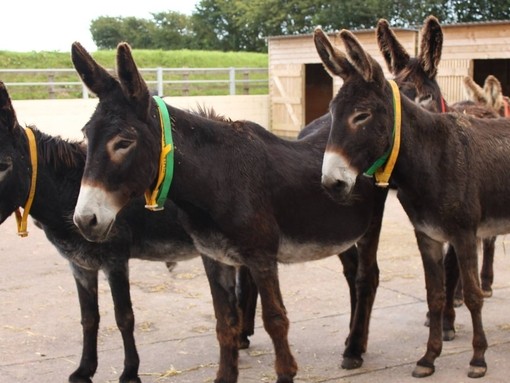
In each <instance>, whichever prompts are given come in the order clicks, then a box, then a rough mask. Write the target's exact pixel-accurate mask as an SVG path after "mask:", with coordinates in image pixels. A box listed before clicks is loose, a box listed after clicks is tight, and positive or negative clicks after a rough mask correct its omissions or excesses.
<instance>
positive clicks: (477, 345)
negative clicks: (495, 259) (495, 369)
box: [455, 235, 488, 378]
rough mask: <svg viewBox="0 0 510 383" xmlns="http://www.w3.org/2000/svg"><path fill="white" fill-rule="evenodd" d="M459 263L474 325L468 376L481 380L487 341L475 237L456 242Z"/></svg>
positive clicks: (462, 238)
mask: <svg viewBox="0 0 510 383" xmlns="http://www.w3.org/2000/svg"><path fill="white" fill-rule="evenodd" d="M455 249H456V250H457V258H458V261H459V268H460V275H461V278H462V287H463V291H464V303H465V305H466V307H467V308H468V309H469V311H470V313H471V321H472V323H473V358H472V359H471V361H470V362H469V372H468V376H469V377H470V378H481V377H482V376H484V375H485V373H486V372H487V364H486V362H485V351H486V350H487V347H488V345H487V339H486V337H485V332H484V330H483V324H482V306H483V295H482V290H481V288H480V280H479V277H478V254H477V249H478V247H477V240H476V237H475V236H474V235H471V236H469V235H465V236H462V237H459V238H457V239H456V241H455Z"/></svg>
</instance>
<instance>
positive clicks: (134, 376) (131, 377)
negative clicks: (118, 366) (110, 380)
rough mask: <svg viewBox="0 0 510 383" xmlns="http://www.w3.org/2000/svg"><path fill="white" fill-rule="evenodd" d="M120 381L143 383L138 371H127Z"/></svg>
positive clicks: (120, 382) (121, 382) (124, 382)
mask: <svg viewBox="0 0 510 383" xmlns="http://www.w3.org/2000/svg"><path fill="white" fill-rule="evenodd" d="M119 383H142V380H141V379H140V378H139V377H138V373H136V372H130V373H126V372H125V373H123V374H122V375H121V376H120V378H119Z"/></svg>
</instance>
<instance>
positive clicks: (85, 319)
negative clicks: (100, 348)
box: [69, 263, 99, 383]
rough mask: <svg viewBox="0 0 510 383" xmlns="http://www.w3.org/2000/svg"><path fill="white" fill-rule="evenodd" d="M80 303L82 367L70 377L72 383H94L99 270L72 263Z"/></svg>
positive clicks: (97, 327)
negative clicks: (83, 267) (90, 269)
mask: <svg viewBox="0 0 510 383" xmlns="http://www.w3.org/2000/svg"><path fill="white" fill-rule="evenodd" d="M71 270H72V271H73V276H74V281H75V282H76V288H77V290H78V299H79V301H80V312H81V325H82V329H83V348H82V353H81V360H80V366H79V367H78V368H77V369H76V371H74V372H73V373H72V374H71V375H70V376H69V382H70V383H92V380H91V378H92V376H94V374H95V373H96V369H97V332H98V329H99V307H98V300H97V274H98V272H97V270H94V271H89V270H85V269H82V268H81V267H79V266H77V265H75V264H73V263H71Z"/></svg>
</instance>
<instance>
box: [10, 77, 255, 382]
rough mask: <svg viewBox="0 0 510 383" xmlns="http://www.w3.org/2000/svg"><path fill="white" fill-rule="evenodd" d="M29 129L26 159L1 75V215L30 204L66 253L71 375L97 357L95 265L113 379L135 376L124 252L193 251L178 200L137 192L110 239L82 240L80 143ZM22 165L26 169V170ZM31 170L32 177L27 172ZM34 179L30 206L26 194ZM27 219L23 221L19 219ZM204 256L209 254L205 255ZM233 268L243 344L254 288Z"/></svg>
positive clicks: (79, 377)
mask: <svg viewBox="0 0 510 383" xmlns="http://www.w3.org/2000/svg"><path fill="white" fill-rule="evenodd" d="M26 129H27V130H29V131H30V132H32V133H33V135H34V143H35V148H36V152H37V153H36V156H35V157H36V158H37V166H35V167H34V166H32V161H31V160H33V159H34V158H32V154H31V153H30V152H29V141H28V138H27V137H28V133H29V132H28V131H27V132H26V133H25V129H24V128H22V127H21V126H20V124H19V123H18V120H17V118H16V113H15V111H14V108H13V106H12V102H11V99H10V97H9V94H8V92H7V89H6V88H5V86H4V84H3V83H2V82H0V223H2V222H4V221H5V220H6V219H7V218H8V217H9V216H10V215H11V214H12V213H13V212H15V211H17V209H18V207H20V206H25V210H24V219H26V218H28V217H27V216H26V214H27V213H28V212H30V215H31V216H32V218H33V219H34V220H35V221H36V223H37V225H38V226H39V227H41V228H42V229H43V230H44V232H45V234H46V236H47V238H48V239H49V241H50V242H51V243H52V244H53V245H54V246H55V247H56V248H57V250H58V251H59V253H60V254H61V255H62V256H63V257H64V258H66V259H67V260H68V261H69V264H70V267H71V271H72V273H73V276H74V279H75V282H76V288H77V290H78V298H79V302H80V308H81V323H82V327H83V349H82V356H81V360H80V365H79V367H78V368H77V369H76V371H74V372H73V373H72V374H71V375H70V377H69V382H91V381H92V380H91V378H92V376H93V375H94V373H95V372H96V369H97V365H98V358H97V334H98V328H99V309H98V291H97V286H98V272H99V270H102V271H103V272H104V273H105V275H106V276H107V278H108V283H109V285H110V288H111V292H112V298H113V301H114V306H115V318H116V321H117V326H118V328H119V330H120V332H121V334H122V339H123V342H124V355H125V359H124V371H123V372H122V374H121V376H120V379H119V381H120V382H121V383H124V382H126V383H127V382H130V383H132V382H140V378H139V376H138V367H139V363H140V362H139V357H138V353H137V349H136V344H135V339H134V335H133V333H134V314H133V308H132V304H131V298H130V291H129V275H128V262H129V259H130V258H140V259H145V260H151V261H167V262H172V263H174V262H177V261H183V260H187V259H190V258H193V257H196V256H198V255H199V253H198V251H197V250H196V248H195V247H194V245H193V241H192V239H191V237H190V236H189V235H188V234H187V233H186V231H185V230H184V229H183V228H182V226H181V224H180V223H179V222H178V220H177V219H176V216H177V208H176V206H175V205H174V204H172V203H170V202H167V203H166V204H165V209H164V210H163V211H160V212H157V213H152V212H149V211H148V210H146V209H145V208H144V201H143V200H141V199H135V200H133V201H132V203H130V204H129V205H128V206H126V208H125V209H124V210H123V211H122V212H121V213H120V214H119V217H118V219H117V221H116V224H115V226H114V227H113V228H112V235H111V240H110V241H108V242H104V243H101V244H98V243H93V242H89V241H87V240H85V239H84V238H83V237H82V236H81V235H80V233H79V231H78V230H77V229H76V227H75V225H74V224H73V223H72V214H73V211H74V206H75V204H76V200H77V198H78V192H79V188H80V181H81V177H82V174H83V168H84V166H85V154H86V153H85V150H86V149H85V146H84V145H83V143H81V142H69V141H67V140H62V139H61V138H60V137H53V136H49V135H46V134H44V133H43V132H41V131H39V130H37V129H36V128H35V127H34V126H31V127H28V128H26ZM27 169H28V171H27ZM31 173H32V174H36V182H35V183H33V182H32V180H31ZM34 187H35V189H34V190H35V194H34V195H33V200H32V204H31V206H28V205H27V204H26V203H25V201H27V199H28V198H29V191H30V190H32V188H34ZM25 222H26V221H25ZM204 262H205V263H206V264H213V263H214V261H211V260H209V259H207V260H204ZM232 271H233V269H232V270H231V271H230V277H229V278H227V277H228V276H229V274H226V275H225V280H224V283H225V289H228V290H227V291H228V292H230V300H231V301H232V302H235V301H236V296H235V289H237V290H238V291H239V295H240V298H239V299H240V301H239V303H238V304H239V307H240V309H241V312H242V314H243V315H244V317H243V322H242V323H243V330H242V332H241V334H240V347H241V348H246V347H248V345H249V340H248V336H249V335H252V334H253V329H254V316H255V308H256V300H257V291H256V288H254V287H251V279H250V276H249V274H247V273H246V270H245V269H241V271H240V275H239V278H238V283H237V285H236V283H235V282H236V281H235V275H234V274H233V272H232Z"/></svg>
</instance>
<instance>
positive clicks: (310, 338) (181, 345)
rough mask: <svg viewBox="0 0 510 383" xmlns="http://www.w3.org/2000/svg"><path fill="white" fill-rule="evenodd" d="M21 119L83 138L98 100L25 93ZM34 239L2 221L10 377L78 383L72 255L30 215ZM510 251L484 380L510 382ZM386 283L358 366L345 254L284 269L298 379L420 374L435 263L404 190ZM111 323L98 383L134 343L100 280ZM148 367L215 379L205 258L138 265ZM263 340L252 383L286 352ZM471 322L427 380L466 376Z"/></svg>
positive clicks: (494, 308)
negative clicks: (351, 358)
mask: <svg viewBox="0 0 510 383" xmlns="http://www.w3.org/2000/svg"><path fill="white" fill-rule="evenodd" d="M14 107H15V108H16V110H17V112H18V119H19V120H20V122H22V123H23V124H24V123H27V124H36V125H38V126H39V128H40V129H41V130H43V131H45V132H47V133H50V134H61V135H62V136H64V137H70V138H80V137H81V133H80V129H81V127H82V126H83V124H84V123H85V122H86V121H87V120H88V118H89V116H90V114H91V113H92V111H93V108H94V107H95V105H94V102H93V101H92V100H84V101H80V103H73V104H69V105H68V104H59V103H55V104H54V103H41V102H30V101H17V102H15V103H14ZM28 229H29V231H30V234H29V236H28V237H27V238H20V237H18V236H17V235H16V225H15V220H14V217H11V218H10V219H9V220H8V221H6V222H5V223H4V224H3V225H1V226H0V238H1V240H0V270H1V272H0V307H1V309H0V345H1V347H0V382H2V383H3V382H5V383H36V382H37V383H56V382H66V381H67V378H68V376H69V374H70V373H71V372H73V371H74V370H75V368H76V367H77V365H78V363H79V358H80V355H81V341H82V339H81V337H82V335H81V325H80V314H79V306H78V299H77V293H76V288H75V285H74V280H73V278H72V275H71V272H70V270H69V267H68V265H67V261H65V260H64V259H63V258H62V257H61V256H60V255H59V254H58V253H57V251H56V250H55V249H54V248H53V246H52V245H50V243H49V242H48V241H47V239H46V237H45V236H44V233H43V232H42V231H41V230H39V229H38V228H36V227H35V225H34V224H33V222H32V221H31V220H30V221H29V228H28ZM507 248H509V249H510V247H509V244H508V241H507V237H506V236H501V237H498V239H497V242H496V257H495V282H494V286H493V287H494V295H493V297H491V298H489V299H486V301H485V304H484V310H483V320H484V325H485V330H486V335H487V338H488V342H489V349H488V350H487V353H486V359H487V363H488V372H487V375H486V377H485V378H483V379H481V381H484V382H491V383H492V382H508V381H510V304H509V303H510V260H509V259H508V254H507ZM379 266H380V270H381V283H380V286H379V290H378V293H377V297H376V301H375V307H374V311H373V315H372V321H371V326H370V338H369V344H368V351H367V353H366V354H365V356H364V360H365V362H364V364H363V366H362V368H360V369H358V370H351V371H346V370H343V369H342V368H341V367H340V363H341V359H342V352H343V348H344V347H343V343H344V340H345V337H346V336H347V330H348V321H349V295H348V290H347V284H346V282H345V280H344V278H343V275H342V273H341V266H340V262H339V260H338V258H337V257H335V256H333V257H330V258H328V259H325V260H321V261H314V262H309V263H306V264H295V265H282V266H281V267H280V275H281V286H282V292H283V298H284V302H285V304H286V307H287V310H288V316H289V319H290V321H291V327H290V334H289V340H290V343H291V347H292V350H293V352H294V355H295V357H296V359H297V362H298V364H299V371H298V375H297V377H296V379H295V382H296V383H305V382H306V383H318V382H342V383H347V382H352V383H361V382H368V383H372V382H373V383H379V382H390V381H391V382H415V383H416V382H418V381H419V380H418V379H415V378H412V377H411V372H412V370H413V368H414V365H415V363H416V361H417V360H418V359H419V358H420V357H421V356H422V355H423V353H424V351H425V346H426V341H427V336H428V329H427V328H426V327H424V325H423V322H424V320H425V314H426V312H427V307H426V303H425V287H424V286H425V284H424V278H423V268H422V265H421V260H420V256H419V253H418V249H417V246H416V241H415V238H414V234H413V231H412V227H411V225H410V224H409V221H408V219H407V217H406V215H405V214H404V212H403V210H402V208H401V207H400V204H399V203H398V201H397V199H396V198H395V195H394V193H393V192H391V193H390V197H389V199H388V201H387V206H386V213H385V218H384V224H383V232H382V238H381V243H380V247H379ZM99 293H100V297H99V299H100V310H101V318H102V321H101V328H100V334H99V367H98V370H97V373H96V376H95V378H94V382H96V383H105V382H116V381H118V377H119V375H120V373H121V371H122V366H123V349H122V341H121V337H120V334H119V332H118V330H117V328H116V325H115V319H114V313H113V308H112V303H111V297H110V292H109V287H108V284H107V282H106V280H105V279H104V277H103V278H102V279H100V285H99ZM131 294H132V300H133V305H134V311H135V318H136V333H135V336H136V341H137V346H138V351H139V354H140V359H141V365H140V374H141V378H142V380H143V382H144V383H165V382H174V383H185V382H186V383H206V382H212V381H213V380H214V377H215V371H216V368H217V362H218V346H217V341H216V335H215V320H214V315H213V308H212V303H211V296H210V292H209V287H208V283H207V281H206V277H205V273H204V270H203V267H202V263H201V261H200V259H198V258H197V259H193V260H190V261H187V262H183V263H180V264H179V265H178V266H177V267H176V268H175V270H174V271H172V272H171V273H169V272H168V270H167V269H166V267H165V265H164V264H162V263H155V262H147V261H137V260H134V261H132V262H131ZM256 325H257V327H256V330H255V332H256V333H255V335H254V336H253V337H252V339H251V347H250V348H249V349H248V350H243V351H241V353H240V377H239V382H240V383H250V382H274V381H275V374H274V368H273V363H274V352H273V348H272V344H271V341H270V339H269V337H268V335H267V334H266V333H265V331H264V329H263V327H262V323H261V320H260V311H259V313H258V317H257V322H256ZM471 338H472V329H471V320H470V317H469V313H468V311H467V309H466V308H465V307H461V308H459V309H458V310H457V337H456V339H455V340H454V341H452V342H447V343H445V344H444V347H443V353H442V355H441V356H440V357H439V358H438V359H437V361H436V372H435V374H434V375H433V376H432V377H429V378H425V379H423V381H424V382H427V381H430V382H449V383H459V382H468V381H471V379H469V378H468V377H467V370H468V364H469V360H470V359H471Z"/></svg>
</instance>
